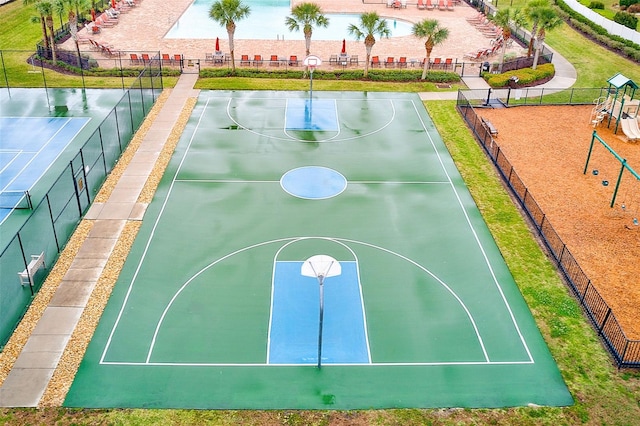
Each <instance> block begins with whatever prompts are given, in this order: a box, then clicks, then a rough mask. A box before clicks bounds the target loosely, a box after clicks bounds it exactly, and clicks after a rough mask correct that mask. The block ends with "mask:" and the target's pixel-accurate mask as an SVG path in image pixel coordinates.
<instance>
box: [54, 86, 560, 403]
mask: <svg viewBox="0 0 640 426" xmlns="http://www.w3.org/2000/svg"><path fill="white" fill-rule="evenodd" d="M308 96H309V94H308V93H306V92H224V91H220V92H218V91H206V92H202V93H201V95H200V98H199V100H198V104H197V105H196V108H195V110H194V112H193V114H192V116H191V119H190V121H189V123H188V125H187V128H186V130H185V132H184V133H183V135H182V138H181V140H180V143H179V145H178V147H177V149H176V152H175V153H174V156H173V158H172V161H171V163H170V165H169V167H168V169H167V171H166V173H165V176H164V177H163V180H162V182H161V184H160V187H159V188H158V191H157V193H156V196H155V198H154V200H153V202H152V203H151V205H150V206H149V209H148V210H147V212H146V215H145V218H144V222H143V225H142V228H141V230H140V232H139V234H138V236H137V238H136V241H135V243H134V246H133V249H132V251H131V254H130V255H129V257H128V259H127V261H126V264H125V266H124V269H123V271H122V273H121V275H120V278H119V280H118V282H117V284H116V287H115V289H114V292H113V294H112V296H111V299H110V300H109V302H108V305H107V307H106V309H105V312H104V314H103V316H102V318H101V320H100V323H99V325H98V329H97V331H96V333H95V335H94V337H93V340H92V341H91V343H90V345H89V348H88V351H87V353H86V355H85V358H84V360H83V362H82V364H81V366H80V369H79V371H78V373H77V375H76V378H75V381H74V383H73V385H72V387H71V390H70V391H69V393H68V395H67V398H66V401H65V406H68V407H92V408H98V407H157V408H220V409H222V408H230V409H243V408H244V409H284V408H291V409H322V408H331V409H369V408H389V407H505V406H521V405H527V404H538V405H550V406H564V405H570V404H572V403H573V400H572V397H571V395H570V394H569V392H568V390H567V388H566V386H565V384H564V382H563V380H562V377H561V375H560V373H559V371H558V368H557V366H556V364H555V362H554V360H553V359H552V357H551V355H550V353H549V351H548V349H547V347H546V345H545V343H544V340H543V339H542V337H541V335H540V333H539V331H538V329H537V327H536V324H535V322H534V320H533V318H532V316H531V313H530V312H529V310H528V307H527V305H526V303H525V302H524V300H523V298H522V296H521V294H520V292H519V290H518V288H517V286H516V284H515V283H514V281H513V278H512V276H511V273H510V272H509V270H508V268H507V266H506V265H505V263H504V260H503V259H502V257H501V255H500V252H499V250H498V248H497V247H496V244H495V242H494V240H493V238H492V236H491V234H490V233H489V230H488V228H487V226H486V224H485V223H484V221H483V219H482V217H481V215H480V212H479V211H478V208H477V207H476V205H475V203H474V201H473V199H472V198H471V196H470V194H469V192H468V190H467V188H466V186H465V184H464V182H463V180H462V178H461V176H460V175H459V173H458V171H457V169H456V168H455V166H454V164H453V161H452V160H451V157H450V156H449V153H448V151H447V150H446V148H445V146H444V144H443V143H442V140H441V138H440V136H439V135H438V133H437V131H436V130H435V128H434V125H433V123H432V121H431V119H430V118H429V116H428V114H427V112H426V110H425V108H424V106H423V104H422V103H421V101H420V99H419V98H418V96H417V95H415V94H400V93H354V92H345V93H342V92H320V93H314V94H313V100H311V101H309V100H308ZM314 255H326V256H331V257H332V258H334V259H335V260H336V261H337V262H338V263H339V265H340V266H341V268H342V270H341V274H340V275H338V276H335V277H327V278H326V279H325V283H324V287H323V289H324V298H323V303H324V308H323V315H324V329H323V334H322V337H323V341H322V357H321V363H322V366H321V368H318V367H317V363H318V326H319V313H320V308H319V303H320V292H319V288H320V287H319V284H318V281H317V280H316V279H315V278H314V277H306V276H303V275H302V274H301V265H302V264H303V262H304V261H305V260H306V259H308V258H310V257H311V256H314Z"/></svg>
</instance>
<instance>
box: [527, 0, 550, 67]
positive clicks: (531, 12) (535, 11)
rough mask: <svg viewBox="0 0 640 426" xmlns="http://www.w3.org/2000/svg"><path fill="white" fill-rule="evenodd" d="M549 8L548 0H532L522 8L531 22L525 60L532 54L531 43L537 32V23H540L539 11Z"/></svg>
mask: <svg viewBox="0 0 640 426" xmlns="http://www.w3.org/2000/svg"><path fill="white" fill-rule="evenodd" d="M545 7H549V0H532V1H530V2H529V3H527V6H526V7H525V8H524V13H525V15H526V16H527V18H529V20H530V21H531V40H529V48H528V49H527V58H530V57H531V54H532V53H533V42H534V40H535V37H536V33H537V32H538V22H540V14H541V11H542V10H543V9H544V8H545Z"/></svg>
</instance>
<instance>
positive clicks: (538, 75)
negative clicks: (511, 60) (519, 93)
mask: <svg viewBox="0 0 640 426" xmlns="http://www.w3.org/2000/svg"><path fill="white" fill-rule="evenodd" d="M555 72H556V71H555V67H554V66H553V64H542V65H538V66H537V67H536V69H535V70H534V69H532V68H522V69H519V70H515V71H509V72H505V73H503V74H489V73H486V74H484V78H485V79H486V80H487V83H488V84H489V86H491V87H507V86H509V82H510V80H511V78H512V77H517V79H518V86H528V85H531V84H532V83H535V82H537V81H541V80H545V79H547V78H549V77H553V75H554V74H555Z"/></svg>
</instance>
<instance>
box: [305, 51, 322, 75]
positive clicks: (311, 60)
mask: <svg viewBox="0 0 640 426" xmlns="http://www.w3.org/2000/svg"><path fill="white" fill-rule="evenodd" d="M303 63H304V65H305V66H306V67H307V68H309V72H310V73H312V74H313V71H315V69H316V68H317V67H319V66H320V65H321V64H322V60H321V59H320V58H319V57H318V56H316V55H309V56H307V57H306V58H304V61H303Z"/></svg>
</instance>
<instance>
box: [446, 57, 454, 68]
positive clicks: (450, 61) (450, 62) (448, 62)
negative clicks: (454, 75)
mask: <svg viewBox="0 0 640 426" xmlns="http://www.w3.org/2000/svg"><path fill="white" fill-rule="evenodd" d="M444 69H446V70H450V69H453V58H447V59H445V60H444Z"/></svg>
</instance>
